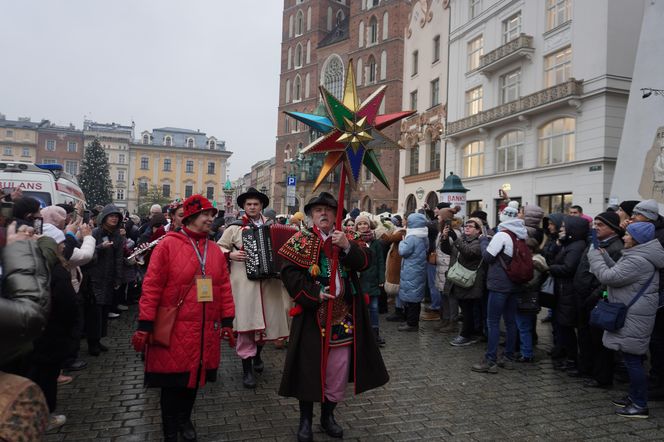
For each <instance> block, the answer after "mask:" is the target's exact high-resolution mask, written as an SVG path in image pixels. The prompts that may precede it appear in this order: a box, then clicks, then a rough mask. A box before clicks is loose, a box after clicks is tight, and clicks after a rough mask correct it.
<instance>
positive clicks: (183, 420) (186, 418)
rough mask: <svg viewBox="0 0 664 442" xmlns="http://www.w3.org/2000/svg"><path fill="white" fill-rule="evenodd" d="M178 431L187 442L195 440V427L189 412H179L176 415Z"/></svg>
mask: <svg viewBox="0 0 664 442" xmlns="http://www.w3.org/2000/svg"><path fill="white" fill-rule="evenodd" d="M178 431H179V432H180V434H181V435H182V439H184V440H185V441H187V442H196V441H197V440H198V439H197V436H196V428H194V424H193V422H192V421H191V416H190V415H189V413H180V414H179V415H178Z"/></svg>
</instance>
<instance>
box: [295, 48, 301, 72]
mask: <svg viewBox="0 0 664 442" xmlns="http://www.w3.org/2000/svg"><path fill="white" fill-rule="evenodd" d="M301 67H302V45H301V44H300V43H298V44H297V46H295V69H298V68H301Z"/></svg>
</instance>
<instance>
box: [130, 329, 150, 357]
mask: <svg viewBox="0 0 664 442" xmlns="http://www.w3.org/2000/svg"><path fill="white" fill-rule="evenodd" d="M149 337H150V333H148V332H146V331H140V330H139V331H137V332H136V333H134V336H132V337H131V345H133V346H134V350H136V351H137V352H139V353H143V352H145V346H146V345H147V343H148V338H149Z"/></svg>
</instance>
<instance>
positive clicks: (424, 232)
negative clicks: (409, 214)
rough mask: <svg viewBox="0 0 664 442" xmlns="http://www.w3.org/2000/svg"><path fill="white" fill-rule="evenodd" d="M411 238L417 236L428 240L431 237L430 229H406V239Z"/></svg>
mask: <svg viewBox="0 0 664 442" xmlns="http://www.w3.org/2000/svg"><path fill="white" fill-rule="evenodd" d="M409 236H415V237H417V238H427V237H428V236H429V229H427V228H426V227H415V228H412V229H406V238H408V237H409Z"/></svg>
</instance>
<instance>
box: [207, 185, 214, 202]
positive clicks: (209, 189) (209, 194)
mask: <svg viewBox="0 0 664 442" xmlns="http://www.w3.org/2000/svg"><path fill="white" fill-rule="evenodd" d="M205 198H207V199H209V200H210V201H213V200H214V187H211V186H208V187H207V189H206V192H205Z"/></svg>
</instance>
